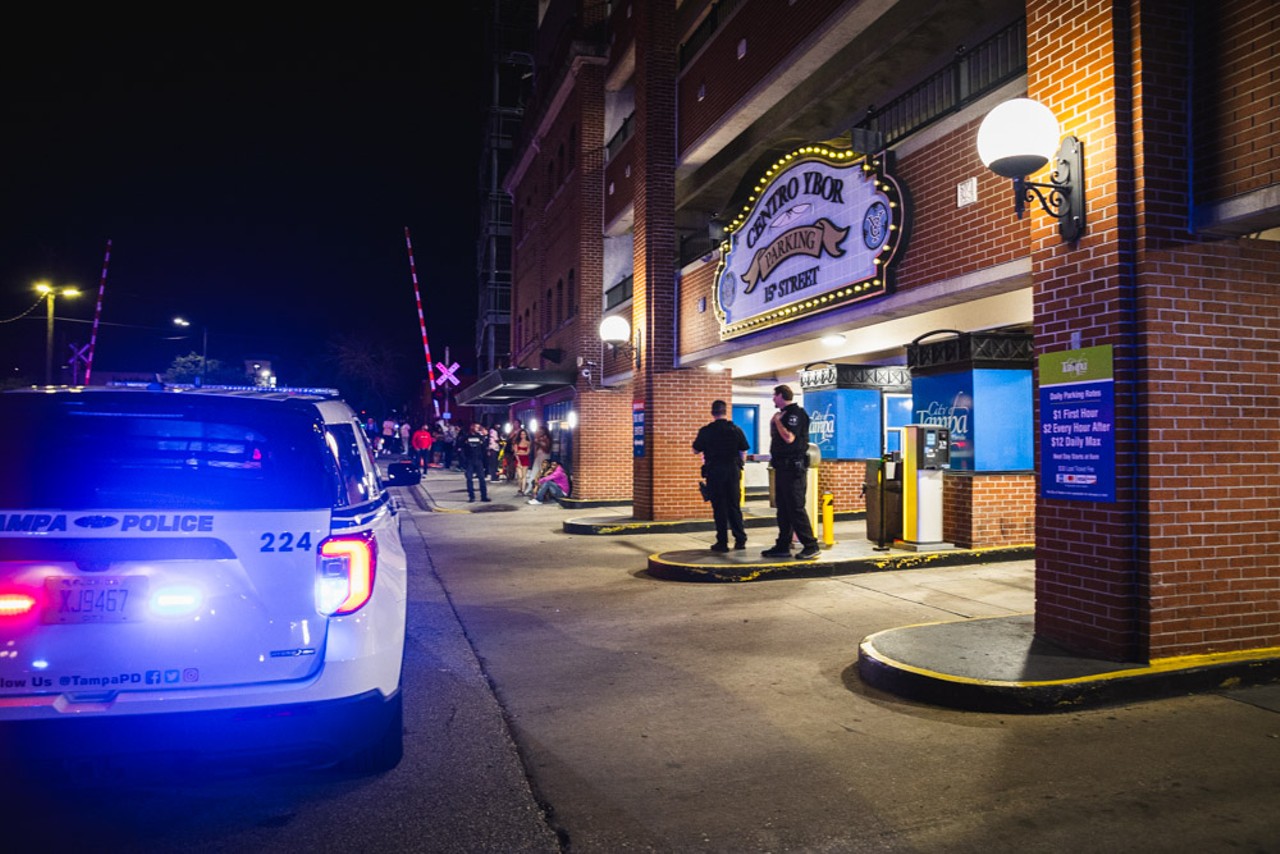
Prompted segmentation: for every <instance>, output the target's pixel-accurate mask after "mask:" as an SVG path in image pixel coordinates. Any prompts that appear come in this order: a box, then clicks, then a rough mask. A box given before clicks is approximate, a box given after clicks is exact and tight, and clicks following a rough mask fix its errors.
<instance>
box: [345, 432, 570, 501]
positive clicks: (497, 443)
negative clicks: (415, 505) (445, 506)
mask: <svg viewBox="0 0 1280 854" xmlns="http://www.w3.org/2000/svg"><path fill="white" fill-rule="evenodd" d="M365 429H366V431H367V432H368V435H369V442H370V445H371V446H372V447H373V448H374V450H375V453H376V454H377V455H378V456H402V457H409V458H410V459H412V460H413V461H414V463H415V464H416V465H417V467H418V468H419V469H421V471H422V473H423V474H424V475H425V474H426V473H427V472H428V470H429V469H431V468H443V469H454V470H457V471H461V472H463V473H464V474H465V475H466V479H467V495H468V500H470V501H475V500H476V492H477V490H478V491H479V493H480V500H481V501H489V489H488V484H490V483H501V482H504V481H506V482H514V483H515V484H516V486H517V492H516V494H517V495H520V496H525V497H527V498H528V499H529V503H530V504H542V503H544V502H546V501H548V500H552V499H555V498H558V497H561V496H565V495H568V494H569V491H570V485H569V478H568V473H567V472H566V471H565V469H564V467H563V466H561V465H560V464H559V462H556V461H553V460H552V459H551V452H552V441H551V434H550V432H548V431H547V429H546V428H545V427H539V428H538V429H537V430H535V431H534V432H533V433H532V434H531V433H530V432H529V431H528V430H527V429H525V427H524V426H523V425H521V424H519V423H517V424H516V425H515V428H514V429H513V430H511V431H510V432H509V433H508V434H507V435H506V436H503V435H502V434H501V433H500V432H499V431H498V428H497V427H496V426H492V425H485V424H482V423H480V422H472V423H470V424H466V425H458V424H454V423H452V422H451V421H448V420H445V419H441V420H439V421H437V422H436V423H435V424H434V425H428V424H423V425H421V426H420V427H418V428H416V429H414V428H413V427H412V426H411V425H410V423H409V421H407V420H405V421H399V420H397V419H396V418H395V417H394V413H393V414H392V416H390V417H388V418H386V419H385V420H384V421H383V422H382V425H381V428H379V426H378V425H377V423H376V422H375V421H374V420H373V419H372V418H370V419H368V420H367V421H366V423H365Z"/></svg>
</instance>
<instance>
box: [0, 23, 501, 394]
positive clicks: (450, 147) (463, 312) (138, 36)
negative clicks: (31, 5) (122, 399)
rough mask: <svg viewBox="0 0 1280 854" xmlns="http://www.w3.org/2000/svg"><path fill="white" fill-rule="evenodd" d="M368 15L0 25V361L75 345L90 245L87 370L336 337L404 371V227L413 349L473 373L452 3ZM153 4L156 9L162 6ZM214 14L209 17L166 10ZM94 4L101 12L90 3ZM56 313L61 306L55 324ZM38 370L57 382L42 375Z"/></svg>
mask: <svg viewBox="0 0 1280 854" xmlns="http://www.w3.org/2000/svg"><path fill="white" fill-rule="evenodd" d="M419 7H420V8H419V10H418V11H416V12H395V13H394V14H390V13H388V14H386V15H383V16H380V17H377V18H376V19H375V18H373V17H372V16H370V17H369V18H368V19H362V18H359V17H355V18H353V17H350V13H344V15H346V17H342V18H339V19H334V20H326V19H319V18H315V17H314V16H311V17H307V18H304V19H294V20H289V21H283V20H281V21H275V22H272V21H267V20H263V19H262V18H261V17H259V16H257V15H256V13H255V17H253V18H252V19H246V20H231V19H230V18H231V16H232V15H235V14H240V13H230V12H228V13H224V12H222V11H220V10H216V8H215V7H189V9H188V11H187V12H184V13H183V15H184V19H183V22H182V23H177V22H175V21H169V20H165V19H164V18H162V17H157V16H156V15H155V14H153V15H152V16H150V17H147V18H141V17H139V18H138V19H136V20H129V19H128V18H127V17H121V16H122V15H125V14H126V13H121V12H113V13H112V14H111V15H109V16H106V15H104V16H103V17H101V18H99V19H96V20H94V19H88V18H86V17H85V14H86V13H83V12H81V11H78V10H77V11H72V10H71V8H70V7H62V10H63V11H62V19H61V20H58V21H56V22H54V21H45V22H38V21H34V20H33V21H31V22H29V23H28V24H27V25H25V26H22V27H19V26H10V27H7V28H6V29H7V32H6V33H5V34H4V35H2V36H0V52H2V54H3V55H2V56H0V71H2V74H0V92H2V94H3V100H2V101H0V103H2V104H3V110H4V122H3V128H4V131H3V133H2V134H0V154H2V155H3V168H2V169H0V216H2V219H0V369H2V370H3V372H4V376H5V377H6V378H8V379H10V380H12V379H13V378H15V377H18V376H24V377H30V378H32V379H33V380H36V381H43V374H44V340H45V320H44V317H45V306H44V304H43V303H41V304H40V305H39V306H38V307H37V308H36V310H35V311H33V312H31V314H29V315H27V317H26V318H24V319H22V320H13V321H12V322H4V321H10V320H11V319H12V318H14V317H15V316H17V315H21V314H22V313H23V312H24V311H26V310H27V309H28V308H30V307H31V306H32V305H33V304H34V303H35V302H36V299H37V297H36V295H35V293H34V291H33V289H32V284H33V283H34V282H36V281H40V280H49V281H51V282H53V283H54V284H59V285H60V284H75V285H77V286H79V287H80V288H81V289H83V290H84V291H86V294H85V296H82V297H80V298H79V299H76V300H69V299H60V300H58V301H57V303H56V307H57V316H58V318H59V321H58V330H57V338H56V340H57V349H56V350H55V363H65V362H66V360H67V358H68V357H69V356H70V351H69V350H68V349H67V347H66V341H68V340H71V341H77V342H79V343H82V344H83V343H88V341H89V333H90V325H89V324H88V323H87V322H82V323H76V322H73V321H74V320H80V321H90V320H91V319H92V317H93V314H94V304H95V302H96V292H97V289H98V281H99V277H100V273H101V270H102V262H103V254H104V251H105V249H106V242H107V240H108V239H110V240H111V241H112V243H113V246H112V251H111V263H110V267H109V270H108V276H107V280H106V288H105V299H104V303H103V309H102V315H101V320H102V326H101V327H100V331H99V334H98V341H97V346H96V350H95V356H94V371H95V372H97V371H100V370H101V371H113V370H133V371H156V370H164V369H165V368H166V367H168V365H169V363H170V362H171V361H172V359H173V357H174V356H176V355H179V354H180V353H187V352H191V351H197V352H198V351H199V350H200V338H199V334H198V332H197V333H196V334H194V335H193V336H192V337H191V338H189V339H187V340H184V341H175V340H172V338H173V336H174V335H175V327H174V326H173V325H172V318H173V317H174V316H175V315H182V316H185V317H188V318H191V319H192V320H193V321H194V323H195V324H196V327H200V326H204V327H206V328H207V330H208V336H209V356H210V358H218V359H222V360H224V361H236V362H238V361H239V360H241V359H243V358H253V357H267V358H273V359H274V360H275V361H274V364H275V365H276V371H277V374H278V375H280V377H281V380H282V381H284V382H289V381H291V376H290V375H291V374H292V375H293V376H294V377H297V378H311V377H313V376H315V375H316V371H317V367H318V366H319V365H320V364H321V361H319V360H323V358H324V354H325V352H326V349H327V347H328V342H330V341H331V340H332V339H333V337H334V336H335V335H336V334H347V335H357V336H362V337H366V338H369V339H372V340H378V341H380V342H384V343H386V344H387V345H388V346H389V347H391V348H392V349H393V350H394V352H395V353H396V359H397V362H400V363H402V364H403V366H404V369H405V372H406V374H407V377H406V385H408V386H409V387H413V386H414V385H415V384H416V383H417V382H418V381H419V380H420V379H421V378H422V377H424V376H425V359H424V355H423V351H422V343H421V336H420V334H419V331H418V318H417V311H416V307H415V304H414V299H413V289H412V283H411V280H410V276H409V263H408V256H407V253H406V250H405V243H404V229H405V227H408V228H409V229H411V232H412V234H413V242H414V249H415V252H416V257H417V270H418V277H419V281H420V283H421V286H422V291H423V301H424V309H425V313H426V317H427V328H428V333H429V335H430V342H431V350H432V356H433V357H434V358H435V360H436V361H440V360H442V359H443V358H444V351H445V347H446V345H448V346H449V347H450V348H451V355H452V356H453V358H454V359H457V360H459V361H461V362H463V363H464V366H466V367H467V368H471V367H473V364H474V362H473V359H474V357H473V352H472V351H473V350H474V334H475V333H474V324H475V320H474V318H475V305H476V285H475V281H476V274H475V258H476V249H475V246H476V220H477V210H478V206H477V198H478V192H477V187H478V171H477V170H478V155H479V149H480V142H481V121H482V117H483V107H484V103H485V98H486V96H487V93H488V90H487V87H486V85H485V71H484V68H485V62H484V56H483V50H482V44H483V36H482V25H481V17H480V14H479V12H478V11H476V9H477V4H475V3H464V2H451V3H443V4H419ZM175 8H176V7H175ZM196 12H198V13H199V14H216V15H218V16H219V17H218V20H216V21H214V22H209V21H202V20H193V21H187V20H186V18H185V16H187V15H189V14H193V13H196ZM100 14H101V13H100ZM64 318H66V319H67V320H65V321H64V320H63V319H64ZM59 378H60V380H61V381H67V380H68V379H69V374H68V373H67V372H61V373H60V374H59Z"/></svg>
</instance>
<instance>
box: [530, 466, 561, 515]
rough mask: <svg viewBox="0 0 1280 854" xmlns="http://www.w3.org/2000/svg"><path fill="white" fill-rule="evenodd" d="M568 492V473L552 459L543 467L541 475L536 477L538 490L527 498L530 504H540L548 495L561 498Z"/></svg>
mask: <svg viewBox="0 0 1280 854" xmlns="http://www.w3.org/2000/svg"><path fill="white" fill-rule="evenodd" d="M568 494H569V475H568V474H566V473H565V470H564V467H563V466H561V465H560V464H559V463H558V462H555V461H554V460H552V461H550V462H548V463H547V464H546V466H544V467H543V470H542V476H541V477H539V478H538V492H537V494H536V495H534V497H533V498H530V499H529V503H530V504H542V503H543V502H544V501H545V500H546V499H547V497H548V496H550V497H551V498H553V499H555V498H563V497H564V496H566V495H568Z"/></svg>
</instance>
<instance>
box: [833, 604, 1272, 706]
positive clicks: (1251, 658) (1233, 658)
mask: <svg viewBox="0 0 1280 854" xmlns="http://www.w3.org/2000/svg"><path fill="white" fill-rule="evenodd" d="M1011 616H1012V617H1018V616H1032V615H1031V614H1029V613H1028V614H1008V615H1005V616H1004V617H975V618H974V620H959V621H955V620H951V621H947V620H942V621H938V622H935V623H918V624H915V625H911V626H901V627H899V628H896V629H885V630H884V631H882V632H876V633H875V634H873V635H868V636H867V637H866V638H864V639H863V641H862V643H861V644H859V645H858V649H859V650H861V651H862V653H863V654H865V655H866V656H867V657H868V658H872V659H874V660H876V661H879V662H881V663H883V664H886V665H889V666H891V667H894V668H896V669H898V670H903V671H905V672H907V673H914V674H916V675H918V676H928V677H930V678H932V679H937V680H939V681H943V682H954V683H957V684H961V685H986V686H991V687H1010V688H1037V687H1049V686H1054V685H1076V684H1080V683H1089V682H1106V681H1109V680H1113V679H1125V678H1130V677H1134V676H1151V675H1154V674H1158V673H1174V672H1177V671H1179V670H1192V669H1195V668H1197V667H1205V666H1210V665H1214V664H1233V663H1249V662H1255V661H1256V662H1258V663H1262V662H1265V661H1274V660H1275V659H1277V658H1280V647H1265V648H1261V649H1253V650H1241V651H1238V652H1222V653H1210V654H1208V655H1186V656H1175V657H1172V658H1161V659H1154V660H1152V662H1151V663H1150V664H1148V665H1147V666H1145V667H1131V668H1128V669H1125V670H1112V671H1108V672H1106V673H1090V674H1084V675H1082V676H1073V677H1070V678H1067V679H1042V680H1032V681H1026V682H1009V681H1005V680H1001V679H975V678H974V677H972V676H957V675H955V674H951V673H942V672H940V671H937V670H929V669H928V668H924V667H916V666H915V665H912V664H907V663H905V662H901V661H897V660H895V659H892V658H890V657H888V656H887V655H884V654H883V653H881V652H879V651H878V650H876V648H875V646H874V641H875V639H876V638H877V637H879V636H881V635H886V634H889V633H891V632H898V631H902V630H903V629H914V628H924V627H927V626H941V625H951V624H952V623H954V622H974V621H976V620H1000V619H1008V617H1011Z"/></svg>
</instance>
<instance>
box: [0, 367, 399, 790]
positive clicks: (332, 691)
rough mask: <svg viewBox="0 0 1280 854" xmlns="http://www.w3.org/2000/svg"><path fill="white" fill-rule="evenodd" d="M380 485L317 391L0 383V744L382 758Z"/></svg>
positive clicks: (63, 750)
mask: <svg viewBox="0 0 1280 854" xmlns="http://www.w3.org/2000/svg"><path fill="white" fill-rule="evenodd" d="M396 474H397V475H398V476H399V479H398V480H397V479H396V478H392V479H391V480H389V481H388V483H403V484H406V485H411V484H413V483H416V482H417V474H416V472H415V471H413V470H411V469H409V470H407V471H406V469H405V468H404V467H400V471H398V472H397V473H396ZM386 486H387V484H386V483H384V482H383V481H382V480H381V479H380V478H379V475H378V472H377V469H376V467H375V464H374V462H373V456H372V454H371V453H370V450H369V447H368V446H367V444H366V442H365V436H364V433H363V431H362V430H361V429H360V426H359V423H358V422H357V420H356V418H355V415H354V413H353V412H352V411H351V409H350V408H349V407H348V406H347V405H346V404H345V403H343V402H342V401H340V400H338V399H337V398H336V393H332V392H326V391H325V390H311V391H307V392H295V391H281V390H274V391H264V390H256V389H210V388H205V389H194V388H174V387H169V388H159V387H151V388H59V389H28V390H21V391H8V392H4V393H0V762H3V761H4V760H5V759H6V758H9V757H12V758H17V759H23V758H28V759H36V760H40V759H44V758H51V757H56V756H71V757H75V758H76V759H77V760H83V759H84V758H85V757H93V756H96V755H99V754H104V755H105V754H119V753H121V752H122V751H123V752H126V753H136V754H140V755H141V754H148V755H151V754H154V755H156V756H170V757H171V756H174V755H179V754H184V753H187V752H193V753H196V754H201V755H205V754H208V753H210V752H213V753H215V754H232V755H241V754H243V755H246V756H254V757H257V756H258V755H266V756H272V757H279V758H283V759H285V760H286V761H294V760H297V761H308V762H311V761H315V760H316V759H320V760H321V761H322V762H324V763H325V764H329V763H340V764H342V765H344V766H346V767H351V768H354V769H359V770H380V769H385V768H389V767H392V766H394V765H395V764H396V763H397V762H399V760H400V756H401V744H402V742H401V733H402V727H401V694H400V679H401V661H402V658H403V652H404V639H405V613H406V601H407V568H406V564H405V553H404V548H403V547H402V545H401V541H400V534H399V528H398V519H397V512H396V505H395V503H394V501H393V500H392V496H391V494H390V493H389V491H388V490H387V489H386ZM6 754H7V755H6Z"/></svg>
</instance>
